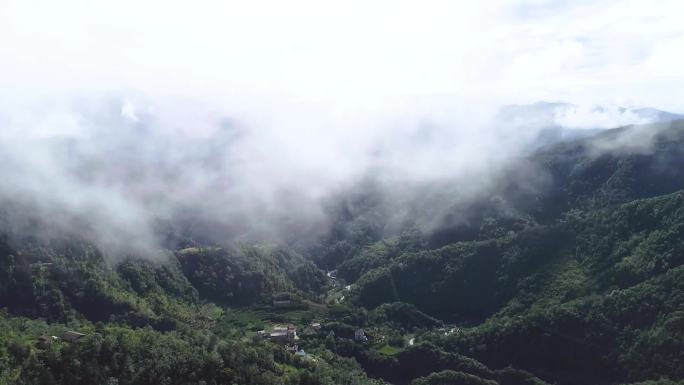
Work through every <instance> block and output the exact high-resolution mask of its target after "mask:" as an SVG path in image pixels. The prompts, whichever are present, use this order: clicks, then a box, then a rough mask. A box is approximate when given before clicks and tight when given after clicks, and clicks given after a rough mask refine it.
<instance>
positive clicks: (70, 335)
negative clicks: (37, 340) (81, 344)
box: [61, 330, 85, 342]
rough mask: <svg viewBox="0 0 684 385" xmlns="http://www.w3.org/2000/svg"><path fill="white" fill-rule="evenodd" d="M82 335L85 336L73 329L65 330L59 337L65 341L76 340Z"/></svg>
mask: <svg viewBox="0 0 684 385" xmlns="http://www.w3.org/2000/svg"><path fill="white" fill-rule="evenodd" d="M83 337H85V334H83V333H79V332H75V331H73V330H69V331H66V332H64V333H62V336H61V338H62V339H63V340H64V341H66V342H76V341H78V340H80V339H81V338H83Z"/></svg>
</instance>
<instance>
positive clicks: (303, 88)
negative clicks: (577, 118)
mask: <svg viewBox="0 0 684 385" xmlns="http://www.w3.org/2000/svg"><path fill="white" fill-rule="evenodd" d="M464 3H465V2H457V1H430V0H427V1H397V0H392V1H354V0H352V1H337V2H331V1H301V0H295V1H278V0H274V1H202V0H199V1H168V0H165V1H131V0H122V1H110V2H106V4H105V2H99V1H89V0H88V1H72V0H64V1H38V0H31V1H27V0H17V1H14V0H3V1H1V2H0V58H1V64H0V68H1V69H2V71H1V72H0V87H2V89H4V90H5V91H3V93H8V92H12V93H15V95H16V93H17V92H18V93H24V92H35V91H36V90H39V91H41V92H50V91H54V90H57V91H58V92H64V91H67V90H70V91H74V90H78V91H82V90H83V89H94V90H97V91H101V90H117V91H118V90H136V91H141V92H144V93H145V94H155V93H158V94H162V95H165V96H167V97H168V96H170V95H179V96H183V97H192V98H198V97H199V98H204V97H207V96H210V97H212V98H213V99H214V100H223V101H227V102H231V103H237V102H236V100H242V101H248V102H245V103H247V104H250V103H252V102H253V101H254V100H257V101H260V102H262V103H264V104H266V103H269V102H275V103H280V102H283V101H287V102H288V103H296V104H300V103H304V104H306V103H311V104H317V105H326V106H329V107H330V106H332V108H333V109H335V110H338V109H341V110H342V111H346V110H348V109H359V108H360V109H364V110H366V109H382V108H386V107H387V106H388V105H389V104H392V103H402V102H404V101H405V100H407V99H412V98H416V97H417V98H435V99H440V100H444V99H445V98H454V99H456V100H462V99H464V98H467V99H468V100H471V101H477V102H478V103H484V102H486V103H494V104H496V103H527V102H533V101H537V100H552V101H555V100H564V101H570V102H576V103H617V104H626V105H648V106H654V107H660V108H663V109H670V110H675V111H684V99H682V98H677V97H676V94H675V93H676V92H677V91H678V90H680V89H683V87H684V71H682V70H681V68H683V64H684V54H682V48H684V23H682V22H681V14H682V11H684V4H682V2H681V1H677V0H672V1H669V0H659V1H643V0H642V1H635V0H611V1H584V0H579V1H555V0H511V1H477V2H468V3H469V4H464ZM8 90H11V91H8ZM473 104H475V103H473Z"/></svg>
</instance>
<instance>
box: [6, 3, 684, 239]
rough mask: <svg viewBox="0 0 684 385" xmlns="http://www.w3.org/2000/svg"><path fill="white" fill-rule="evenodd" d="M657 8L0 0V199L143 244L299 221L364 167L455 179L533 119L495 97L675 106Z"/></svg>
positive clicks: (670, 44)
mask: <svg viewBox="0 0 684 385" xmlns="http://www.w3.org/2000/svg"><path fill="white" fill-rule="evenodd" d="M679 7H680V5H679V3H678V2H674V1H666V2H662V3H660V4H659V6H658V7H654V6H651V5H645V4H643V3H639V2H634V1H629V0H622V1H618V2H598V3H595V2H577V3H573V4H572V5H568V4H567V3H565V2H552V1H532V2H528V1H494V2H488V3H485V4H478V5H475V4H472V5H463V4H456V3H454V2H450V1H426V2H420V3H417V2H408V1H377V2H371V3H369V2H361V1H350V2H344V3H327V2H318V1H294V2H288V3H284V2H277V1H255V2H224V1H198V2H193V3H192V4H190V3H187V2H174V1H164V2H161V1H150V2H144V3H140V2H133V1H128V0H124V1H120V2H116V3H110V4H97V5H95V4H93V3H92V2H87V1H77V0H71V1H64V2H59V3H57V2H48V1H42V2H25V1H14V0H9V1H3V2H2V3H1V4H0V57H2V62H3V65H2V70H1V71H0V148H1V149H2V151H3V157H4V161H5V164H6V165H8V166H7V167H5V168H3V169H2V171H0V177H2V178H3V179H4V180H6V181H7V182H6V183H5V185H4V186H3V187H2V189H0V197H2V198H3V199H5V200H7V199H10V200H12V201H13V202H14V203H17V204H20V205H19V206H17V207H30V208H33V209H35V210H36V212H35V214H34V215H35V216H41V217H44V218H54V221H55V222H60V221H62V222H68V223H70V224H71V226H73V227H74V228H78V229H79V231H82V233H83V234H85V236H87V237H90V238H93V239H96V240H98V241H100V242H103V243H105V244H108V245H112V246H111V247H114V245H121V244H131V245H133V246H132V248H133V249H146V250H151V249H154V248H156V247H158V246H159V244H160V243H161V242H162V241H163V239H159V238H163V236H162V235H163V234H164V233H165V231H167V230H168V224H169V223H182V224H183V226H185V227H186V229H187V228H188V227H194V228H196V229H201V230H202V231H201V232H202V233H204V234H207V237H208V238H213V239H218V238H221V237H226V236H230V237H239V236H250V235H252V234H254V233H259V234H269V236H274V237H287V236H290V235H291V234H300V235H301V234H307V233H309V232H310V233H316V231H321V229H323V228H325V226H324V225H322V224H325V221H326V217H325V213H324V212H323V209H322V206H321V202H322V201H323V200H325V199H326V197H328V196H330V194H331V193H332V192H334V191H338V190H344V188H346V187H348V186H349V185H350V184H353V183H355V182H356V181H359V180H362V179H363V178H365V177H367V176H368V175H369V174H373V175H375V176H379V177H381V178H382V179H384V180H385V181H387V185H388V186H402V185H405V186H408V185H411V184H415V183H425V182H441V181H445V180H463V181H466V180H468V181H469V183H467V186H468V188H467V189H466V188H461V189H460V191H461V192H462V193H464V191H466V190H468V193H467V194H470V195H476V194H477V193H478V192H479V191H481V190H482V189H484V188H487V186H489V185H490V184H491V183H492V181H493V180H494V179H495V178H496V175H497V172H499V170H500V168H501V166H502V165H505V164H506V162H507V161H508V160H510V159H511V158H512V157H516V156H518V155H520V153H521V151H523V150H524V149H526V148H528V145H529V142H530V141H531V140H533V139H534V137H535V135H536V131H534V130H530V131H528V132H521V131H517V130H516V131H514V132H512V131H511V130H507V127H505V126H502V125H493V124H492V122H491V117H492V116H493V115H494V113H495V111H496V110H497V108H498V106H499V105H500V104H502V103H527V102H531V101H536V100H568V101H570V102H575V103H578V104H581V105H589V104H601V103H603V104H605V102H610V103H612V104H615V103H619V104H621V103H623V102H628V104H643V105H650V106H654V107H664V108H674V109H675V110H681V109H682V107H683V106H682V105H680V104H678V103H681V102H680V101H678V100H677V99H676V98H673V97H672V95H671V94H668V92H669V91H667V90H672V89H676V86H677V84H680V85H681V83H684V76H682V75H681V71H679V68H681V66H679V65H677V63H680V62H681V60H682V59H681V58H679V57H678V56H677V55H676V53H675V52H676V50H674V47H676V46H677V44H678V43H679V42H680V41H681V39H682V36H684V34H683V33H682V32H683V31H684V27H682V26H681V23H680V22H679V21H678V20H676V17H675V15H677V14H678V12H677V11H678V10H679ZM680 64H681V63H680ZM610 103H609V104H610ZM604 118H605V119H604ZM620 118H621V117H620V116H608V115H606V116H605V117H603V115H602V117H601V119H603V120H602V121H601V124H602V125H604V126H608V125H610V124H611V122H615V121H619V119H620ZM562 119H565V120H567V121H568V124H570V125H579V126H584V125H591V124H594V121H595V119H596V116H593V115H588V116H587V115H586V114H576V115H573V116H563V117H562ZM591 119H594V120H591ZM10 166H11V167H10ZM474 176H479V177H478V178H474ZM402 183H403V184H402ZM464 194H465V193H464ZM467 194H466V195H467ZM19 211H20V210H19ZM17 215H18V214H17ZM15 219H17V223H24V222H25V223H24V224H23V225H22V226H30V221H28V220H27V218H26V217H24V218H19V217H15ZM20 219H21V220H20ZM86 219H87V220H86ZM22 226H19V227H22ZM48 227H49V226H48ZM283 229H287V230H288V234H289V235H288V234H285V235H284V234H283V232H282V230H283ZM176 230H177V231H181V230H183V229H180V230H179V229H175V230H174V231H176ZM194 233H195V234H197V233H200V231H199V230H197V231H195V232H194ZM122 240H124V241H122ZM143 246H144V247H143Z"/></svg>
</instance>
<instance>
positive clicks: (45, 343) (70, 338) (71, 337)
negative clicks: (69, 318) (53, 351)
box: [38, 330, 86, 348]
mask: <svg viewBox="0 0 684 385" xmlns="http://www.w3.org/2000/svg"><path fill="white" fill-rule="evenodd" d="M85 336H86V335H85V334H83V333H79V332H75V331H73V330H69V331H66V332H64V333H62V334H61V335H60V336H48V335H43V336H40V337H38V346H39V347H41V348H47V347H49V346H50V345H52V343H53V342H57V341H66V342H76V341H78V340H80V339H81V338H83V337H85Z"/></svg>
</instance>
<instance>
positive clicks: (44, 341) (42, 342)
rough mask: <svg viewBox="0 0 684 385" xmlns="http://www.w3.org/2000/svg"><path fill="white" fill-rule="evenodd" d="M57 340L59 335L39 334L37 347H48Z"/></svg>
mask: <svg viewBox="0 0 684 385" xmlns="http://www.w3.org/2000/svg"><path fill="white" fill-rule="evenodd" d="M58 340H59V337H57V336H46V335H43V336H40V337H38V347H39V348H42V349H45V348H48V347H49V346H50V345H52V343H53V342H55V341H58Z"/></svg>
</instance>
